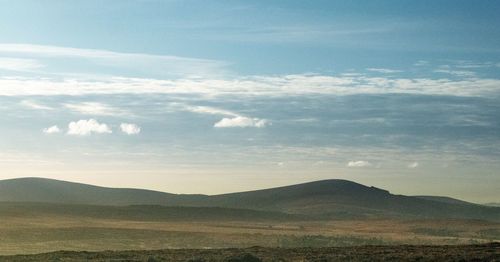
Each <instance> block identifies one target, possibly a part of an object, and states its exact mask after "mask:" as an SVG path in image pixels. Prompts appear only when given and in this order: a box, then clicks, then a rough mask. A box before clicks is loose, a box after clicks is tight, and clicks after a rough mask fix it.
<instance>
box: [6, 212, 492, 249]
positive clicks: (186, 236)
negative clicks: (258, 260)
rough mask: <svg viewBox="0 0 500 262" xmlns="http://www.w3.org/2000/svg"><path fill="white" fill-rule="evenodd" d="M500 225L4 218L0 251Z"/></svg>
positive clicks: (382, 236)
mask: <svg viewBox="0 0 500 262" xmlns="http://www.w3.org/2000/svg"><path fill="white" fill-rule="evenodd" d="M499 232H500V225H499V224H498V223H493V222H485V221H476V220H332V221H316V222H311V221H305V222H300V221H299V222H273V221H269V222H255V223H251V222H248V221H245V222H241V221H229V222H228V221H224V222H217V221H213V222H170V221H163V222H158V221H156V222H151V221H128V220H109V219H96V218H78V217H64V216H44V217H22V216H21V217H20V216H16V217H11V218H9V217H2V223H0V255H9V254H31V253H41V252H50V251H57V250H77V251H83V250H86V251H102V250H131V249H149V250H151V249H165V248H224V247H238V248H241V247H249V246H265V247H300V246H312V247H325V246H352V245H367V244H369V245H377V244H378V245H380V244H418V245H420V244H431V245H440V244H471V243H486V242H492V241H500V234H499Z"/></svg>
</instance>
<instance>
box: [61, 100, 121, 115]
mask: <svg viewBox="0 0 500 262" xmlns="http://www.w3.org/2000/svg"><path fill="white" fill-rule="evenodd" d="M64 107H66V108H68V109H69V110H71V111H74V112H77V113H80V114H84V115H94V116H112V115H123V114H126V113H127V112H126V111H124V110H121V109H118V108H114V107H112V106H109V105H106V104H103V103H97V102H83V103H76V104H64Z"/></svg>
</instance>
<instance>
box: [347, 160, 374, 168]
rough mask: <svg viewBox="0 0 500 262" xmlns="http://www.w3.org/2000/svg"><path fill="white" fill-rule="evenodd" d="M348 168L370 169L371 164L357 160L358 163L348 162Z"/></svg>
mask: <svg viewBox="0 0 500 262" xmlns="http://www.w3.org/2000/svg"><path fill="white" fill-rule="evenodd" d="M347 166H348V167H370V166H372V163H370V162H368V161H363V160H358V161H349V163H347Z"/></svg>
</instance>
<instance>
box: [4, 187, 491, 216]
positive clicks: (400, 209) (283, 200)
mask: <svg viewBox="0 0 500 262" xmlns="http://www.w3.org/2000/svg"><path fill="white" fill-rule="evenodd" d="M441 199H442V198H441V197H439V198H437V199H433V197H426V199H423V198H420V197H410V196H403V195H393V194H390V193H389V192H388V191H386V190H382V189H378V188H375V187H367V186H364V185H361V184H358V183H354V182H351V181H347V180H335V179H332V180H323V181H316V182H310V183H304V184H298V185H291V186H284V187H277V188H270V189H263V190H255V191H248V192H240V193H231V194H222V195H213V196H207V195H176V194H169V193H163V192H157V191H151V190H141V189H118V188H105V187H98V186H91V185H86V184H79V183H71V182H64V181H57V180H50V179H42V178H20V179H10V180H3V181H0V201H7V202H12V201H14V202H48V203H65V204H85V205H114V206H120V205H122V206H123V205H163V206H191V207H224V208H244V209H252V210H260V211H272V212H284V213H289V214H296V215H307V216H309V217H311V218H315V219H318V218H321V219H330V218H354V217H355V218H370V217H373V218H378V217H425V218H467V219H488V220H494V221H500V208H496V207H486V206H481V205H473V204H468V205H464V204H462V203H454V202H453V201H441Z"/></svg>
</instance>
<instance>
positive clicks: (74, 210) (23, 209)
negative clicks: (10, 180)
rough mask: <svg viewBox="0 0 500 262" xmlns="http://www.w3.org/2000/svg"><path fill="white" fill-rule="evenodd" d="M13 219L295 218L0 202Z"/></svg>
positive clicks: (1, 214)
mask: <svg viewBox="0 0 500 262" xmlns="http://www.w3.org/2000/svg"><path fill="white" fill-rule="evenodd" d="M16 217H22V218H26V217H39V218H41V217H58V218H61V217H64V218H76V219H84V218H95V219H113V220H132V221H134V220H135V221H183V222H186V221H226V220H230V221H254V222H255V221H269V220H272V221H293V220H299V219H303V218H301V217H299V216H296V215H290V214H284V213H279V212H270V211H257V210H249V209H241V208H223V207H168V206H158V205H132V206H97V205H81V204H60V203H40V202H38V203H34V202H0V220H3V221H5V220H8V219H9V218H16Z"/></svg>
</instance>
